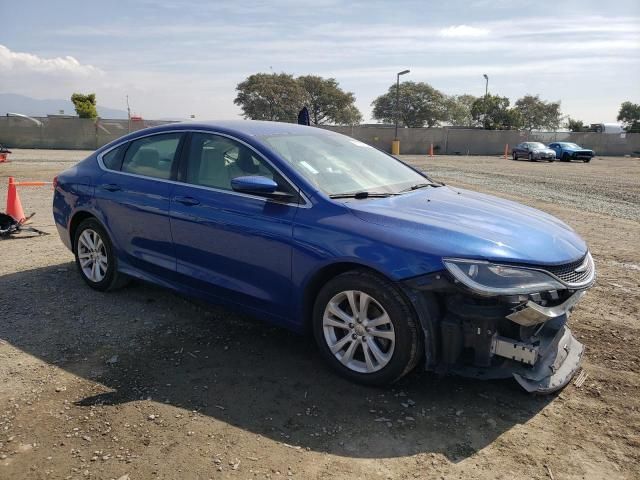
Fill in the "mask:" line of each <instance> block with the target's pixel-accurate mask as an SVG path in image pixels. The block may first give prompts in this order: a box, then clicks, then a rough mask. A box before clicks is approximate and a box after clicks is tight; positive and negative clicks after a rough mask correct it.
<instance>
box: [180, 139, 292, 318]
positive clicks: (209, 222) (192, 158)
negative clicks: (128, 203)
mask: <svg viewBox="0 0 640 480" xmlns="http://www.w3.org/2000/svg"><path fill="white" fill-rule="evenodd" d="M187 148H188V149H187V151H186V154H185V155H183V157H182V158H183V162H184V165H182V166H181V170H182V169H183V170H182V174H183V178H182V181H181V182H180V183H179V184H176V185H175V188H174V190H173V194H172V198H171V207H170V218H171V231H172V234H173V241H174V245H175V252H176V258H177V271H178V274H179V276H180V277H181V281H183V282H185V283H187V284H189V285H190V286H192V287H194V288H197V289H199V290H201V291H204V292H206V293H207V294H209V295H214V296H217V297H219V298H221V299H223V300H227V301H231V302H234V303H239V304H242V305H243V306H245V307H249V308H252V309H257V310H260V311H265V312H268V313H269V314H272V315H273V316H275V317H284V318H287V317H289V316H290V314H291V305H292V302H291V298H290V296H291V291H292V288H291V254H292V246H291V241H292V234H293V219H294V217H295V214H296V211H297V210H298V205H297V204H296V203H295V200H291V201H290V202H288V203H284V202H278V201H273V200H269V199H266V198H263V197H260V196H257V195H250V194H243V193H238V192H235V191H233V190H232V188H231V179H232V178H235V177H238V176H247V175H260V176H266V177H269V178H271V179H273V180H275V181H276V182H278V184H279V185H280V187H279V189H281V190H286V189H289V191H291V192H294V193H295V189H293V188H292V186H291V184H289V183H288V182H287V181H286V180H284V178H282V176H281V175H280V174H279V173H278V172H277V171H276V170H275V169H274V168H273V167H272V166H271V165H270V164H269V163H268V162H267V161H266V160H265V159H264V158H263V157H262V156H261V155H259V154H258V153H256V152H255V151H254V150H253V149H251V148H250V147H248V146H247V145H245V144H243V143H241V142H239V141H236V140H234V139H232V138H229V137H227V136H223V135H215V134H209V133H192V134H191V139H190V142H189V146H188V147H187ZM296 197H297V194H296Z"/></svg>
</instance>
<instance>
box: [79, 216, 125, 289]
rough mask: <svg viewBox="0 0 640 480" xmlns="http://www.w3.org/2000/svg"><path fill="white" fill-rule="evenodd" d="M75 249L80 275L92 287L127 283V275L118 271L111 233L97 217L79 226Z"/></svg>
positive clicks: (102, 287) (115, 286)
mask: <svg viewBox="0 0 640 480" xmlns="http://www.w3.org/2000/svg"><path fill="white" fill-rule="evenodd" d="M73 249H74V252H73V253H74V254H75V257H76V265H77V266H78V270H79V271H80V275H81V276H82V279H83V280H84V281H85V282H86V283H87V285H89V286H90V287H91V288H94V289H96V290H100V291H106V290H113V289H115V288H119V287H122V286H124V285H125V284H126V283H127V280H128V279H127V277H126V276H125V275H123V274H121V273H118V271H117V268H116V257H115V254H114V251H113V246H112V244H111V240H110V239H109V235H107V232H106V231H105V229H104V228H103V227H102V225H100V223H99V222H98V221H97V220H96V219H94V218H88V219H86V220H84V221H83V222H82V223H81V224H80V225H79V226H78V228H77V230H76V234H75V239H74V243H73Z"/></svg>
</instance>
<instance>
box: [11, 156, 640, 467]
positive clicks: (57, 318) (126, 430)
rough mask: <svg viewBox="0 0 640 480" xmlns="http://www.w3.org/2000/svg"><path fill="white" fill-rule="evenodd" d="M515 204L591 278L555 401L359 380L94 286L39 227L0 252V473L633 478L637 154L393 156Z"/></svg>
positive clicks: (14, 169)
mask: <svg viewBox="0 0 640 480" xmlns="http://www.w3.org/2000/svg"><path fill="white" fill-rule="evenodd" d="M87 153H88V152H79V151H44V150H39V151H36V150H21V151H19V150H18V151H15V152H14V153H13V154H12V155H10V157H9V158H10V159H11V160H12V163H8V164H0V192H2V194H1V195H0V201H2V202H4V198H5V197H4V192H5V191H6V185H7V177H8V176H10V175H12V176H15V177H17V179H19V180H51V179H52V177H53V176H54V175H55V174H56V173H57V172H59V171H61V170H63V169H65V168H67V167H69V166H71V165H72V164H73V163H75V162H76V161H78V160H80V159H82V158H84V157H85V156H86V155H87ZM405 158H406V159H407V160H408V161H410V162H412V163H413V164H415V165H417V166H419V167H420V168H422V169H424V170H425V171H427V172H429V173H430V174H432V176H433V177H434V178H436V179H438V180H442V181H444V182H446V183H451V184H452V185H455V186H460V187H467V188H472V189H476V190H481V191H484V192H489V193H494V194H497V195H499V196H502V197H506V198H510V199H515V200H518V201H521V202H523V203H526V204H529V205H532V206H535V207H537V208H540V209H543V210H545V211H547V212H550V213H552V214H554V215H556V216H558V217H560V218H561V219H563V220H564V221H566V222H568V223H569V224H571V225H572V226H573V227H574V228H575V229H576V230H577V231H578V232H579V233H580V234H581V235H583V237H584V238H585V239H586V240H587V241H588V243H589V245H590V247H591V249H592V252H593V256H594V258H595V261H596V265H597V268H598V274H599V277H598V282H597V285H596V286H595V287H594V288H593V289H592V290H591V291H590V292H589V293H588V294H587V296H586V297H585V299H584V300H583V301H582V302H581V303H580V304H579V305H578V307H577V309H576V310H575V312H574V315H573V317H572V319H571V322H570V323H571V326H572V328H573V330H574V331H575V333H576V335H577V337H578V338H579V340H580V341H582V342H583V343H584V344H585V345H586V348H587V353H586V359H585V362H584V368H585V370H586V372H587V373H588V378H587V380H586V382H585V383H584V385H582V386H581V387H580V388H578V387H576V386H574V385H570V386H568V387H567V388H566V389H565V390H564V391H563V392H561V393H560V394H557V395H554V396H547V397H537V396H530V395H527V394H526V393H524V392H523V391H521V390H520V389H519V388H518V387H517V386H515V384H514V382H511V381H495V382H481V381H474V380H468V379H463V378H456V377H444V378H439V377H437V376H435V375H432V374H429V373H425V372H421V371H419V369H418V370H416V371H415V372H413V373H412V374H410V375H409V376H407V377H406V378H404V379H403V380H401V381H400V382H399V383H397V384H396V385H395V386H394V387H393V388H389V389H386V390H380V389H372V388H365V387H362V386H358V385H353V384H350V383H349V382H347V381H345V380H342V379H340V378H338V377H336V376H335V375H334V374H333V373H332V372H330V371H329V370H327V369H326V368H325V367H324V366H323V364H322V362H321V361H320V357H319V355H318V353H317V351H316V350H315V347H314V346H313V342H312V340H311V339H310V338H304V337H303V338H301V337H298V336H296V335H294V334H291V333H289V332H287V331H284V330H281V329H277V328H273V327H270V326H268V325H266V324H264V323H262V322H260V320H259V319H253V318H249V317H245V316H242V315H238V314H237V313H234V312H232V311H228V310H225V309H223V308H219V307H215V306H209V305H204V304H202V303H198V302H194V301H191V300H189V299H186V298H182V297H180V296H178V295H175V294H173V293H171V292H169V291H166V290H163V289H161V288H158V287H154V286H150V285H145V284H142V283H134V284H133V285H131V286H130V287H128V288H126V289H124V290H121V291H118V292H114V293H109V294H102V293H98V292H95V291H92V290H90V289H89V288H88V287H86V286H85V285H84V284H83V282H82V281H81V279H80V276H79V274H78V273H77V272H76V270H75V266H74V264H73V257H72V255H71V253H70V252H68V251H67V250H66V249H65V247H64V246H63V245H62V243H61V242H60V240H59V239H58V236H57V234H56V232H55V227H54V226H53V219H52V216H51V206H50V204H51V193H52V192H51V189H50V188H46V187H45V188H38V187H22V188H21V189H20V196H21V198H22V203H23V206H24V208H25V210H26V211H27V212H31V211H35V212H37V214H36V216H35V218H34V226H36V227H38V228H41V229H43V230H45V231H47V232H51V235H49V236H45V237H40V238H38V237H35V238H25V239H18V238H15V239H11V240H4V241H0V315H1V318H0V478H3V479H5V478H6V479H22V478H25V479H26V478H29V479H44V478H51V479H53V478H55V479H58V478H72V479H76V478H77V479H86V478H93V479H98V478H99V479H110V478H112V479H123V480H124V479H130V480H138V479H154V478H158V479H160V478H161V479H192V478H193V479H209V478H211V479H218V478H231V479H236V478H237V479H253V478H272V479H277V478H296V479H313V478H320V479H329V478H331V479H333V478H336V479H338V478H368V479H396V478H398V479H405V478H409V479H411V478H421V479H422V478H437V479H441V478H444V479H457V478H461V479H496V478H497V479H505V480H506V479H514V478H527V479H528V478H535V479H556V480H560V479H582V478H587V479H604V478H607V479H618V478H624V479H632V478H633V479H637V478H640V400H639V398H640V335H638V334H639V333H640V332H639V329H640V325H639V322H638V320H639V318H638V317H639V305H640V248H638V247H639V244H640V160H638V159H630V158H596V159H594V160H593V161H592V162H591V163H590V164H583V163H571V164H566V163H554V164H547V163H529V162H514V161H511V160H505V159H502V158H499V157H443V156H438V157H435V158H433V159H431V158H427V157H405Z"/></svg>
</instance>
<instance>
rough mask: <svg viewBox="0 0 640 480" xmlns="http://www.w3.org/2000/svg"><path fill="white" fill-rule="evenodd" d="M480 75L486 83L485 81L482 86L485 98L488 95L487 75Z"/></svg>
mask: <svg viewBox="0 0 640 480" xmlns="http://www.w3.org/2000/svg"><path fill="white" fill-rule="evenodd" d="M482 76H483V77H484V79H485V80H486V83H485V86H484V96H485V98H486V96H487V95H489V76H488V75H487V74H486V73H485V74H484V75H482Z"/></svg>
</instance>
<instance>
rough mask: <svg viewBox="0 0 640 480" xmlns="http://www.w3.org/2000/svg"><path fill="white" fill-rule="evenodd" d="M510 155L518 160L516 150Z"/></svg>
mask: <svg viewBox="0 0 640 480" xmlns="http://www.w3.org/2000/svg"><path fill="white" fill-rule="evenodd" d="M511 156H512V157H513V159H514V160H518V154H517V153H516V152H513V153H512V154H511Z"/></svg>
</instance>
